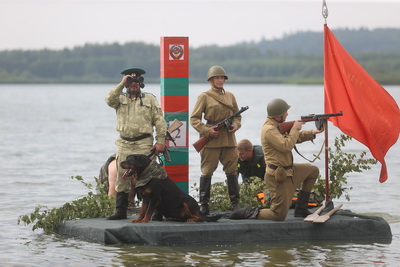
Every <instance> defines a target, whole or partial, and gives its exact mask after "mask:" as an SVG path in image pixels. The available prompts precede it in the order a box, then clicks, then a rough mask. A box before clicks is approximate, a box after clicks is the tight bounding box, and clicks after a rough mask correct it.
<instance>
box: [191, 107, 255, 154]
mask: <svg viewBox="0 0 400 267" xmlns="http://www.w3.org/2000/svg"><path fill="white" fill-rule="evenodd" d="M248 109H249V107H248V106H246V107H242V108H241V109H240V110H239V111H237V112H235V113H233V114H232V115H231V116H229V117H228V118H226V119H224V120H222V121H220V122H217V123H216V124H214V125H213V126H217V128H216V129H215V130H219V129H220V128H222V127H223V126H225V127H226V128H227V129H228V130H231V129H232V119H233V117H235V116H237V115H239V114H241V113H243V112H245V111H246V110H248ZM208 141H210V138H208V137H205V136H202V137H200V139H199V140H197V141H196V142H195V143H194V144H193V146H194V148H195V149H196V151H197V152H200V150H202V149H203V147H204V146H205V145H206V144H207V143H208Z"/></svg>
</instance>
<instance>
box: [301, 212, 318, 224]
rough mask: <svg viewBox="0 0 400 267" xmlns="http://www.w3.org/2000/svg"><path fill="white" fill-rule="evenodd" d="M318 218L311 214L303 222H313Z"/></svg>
mask: <svg viewBox="0 0 400 267" xmlns="http://www.w3.org/2000/svg"><path fill="white" fill-rule="evenodd" d="M318 217H319V214H317V213H313V214H310V215H308V216H307V217H306V218H304V220H303V221H305V222H314V221H315V220H316V219H317V218H318Z"/></svg>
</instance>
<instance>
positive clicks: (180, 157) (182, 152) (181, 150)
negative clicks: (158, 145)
mask: <svg viewBox="0 0 400 267" xmlns="http://www.w3.org/2000/svg"><path fill="white" fill-rule="evenodd" d="M168 150H169V156H170V157H171V161H170V162H168V161H166V162H164V164H165V165H166V166H172V165H187V164H189V156H188V155H189V148H188V147H169V148H168Z"/></svg>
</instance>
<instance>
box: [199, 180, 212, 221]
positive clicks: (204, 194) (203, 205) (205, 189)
mask: <svg viewBox="0 0 400 267" xmlns="http://www.w3.org/2000/svg"><path fill="white" fill-rule="evenodd" d="M210 193H211V176H208V175H204V176H203V175H202V176H201V177H200V211H201V213H203V214H204V215H208V214H210V208H209V207H208V202H209V201H210Z"/></svg>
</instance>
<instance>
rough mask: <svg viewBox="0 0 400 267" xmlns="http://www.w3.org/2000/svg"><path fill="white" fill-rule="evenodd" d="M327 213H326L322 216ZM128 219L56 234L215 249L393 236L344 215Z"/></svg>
mask: <svg viewBox="0 0 400 267" xmlns="http://www.w3.org/2000/svg"><path fill="white" fill-rule="evenodd" d="M323 214H324V212H323V213H322V214H321V215H323ZM135 217H136V216H132V217H128V219H126V220H117V221H109V220H106V219H105V218H96V219H80V220H71V221H65V222H64V223H62V224H61V225H60V226H59V228H58V230H57V232H58V233H59V234H61V235H65V236H67V237H74V238H79V239H85V240H88V241H91V242H97V243H101V244H138V245H139V244H140V245H162V246H165V245H212V244H214V245H215V244H232V243H236V244H237V243H270V242H288V241H346V242H365V241H369V242H385V243H386V242H390V241H391V240H392V232H391V229H390V226H389V224H388V223H387V222H386V221H385V220H384V219H383V218H381V217H377V216H365V215H358V214H355V213H353V212H351V211H349V210H339V211H338V212H336V214H334V215H333V216H331V218H330V219H329V220H328V221H327V222H325V223H323V224H317V223H310V222H304V221H303V218H297V217H294V216H293V210H289V214H288V216H287V218H286V220H285V221H282V222H275V221H269V220H257V219H246V220H230V219H226V218H224V217H223V218H221V219H220V220H219V221H217V222H201V223H187V222H171V221H151V222H148V223H131V222H130V221H131V220H132V219H133V218H135Z"/></svg>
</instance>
